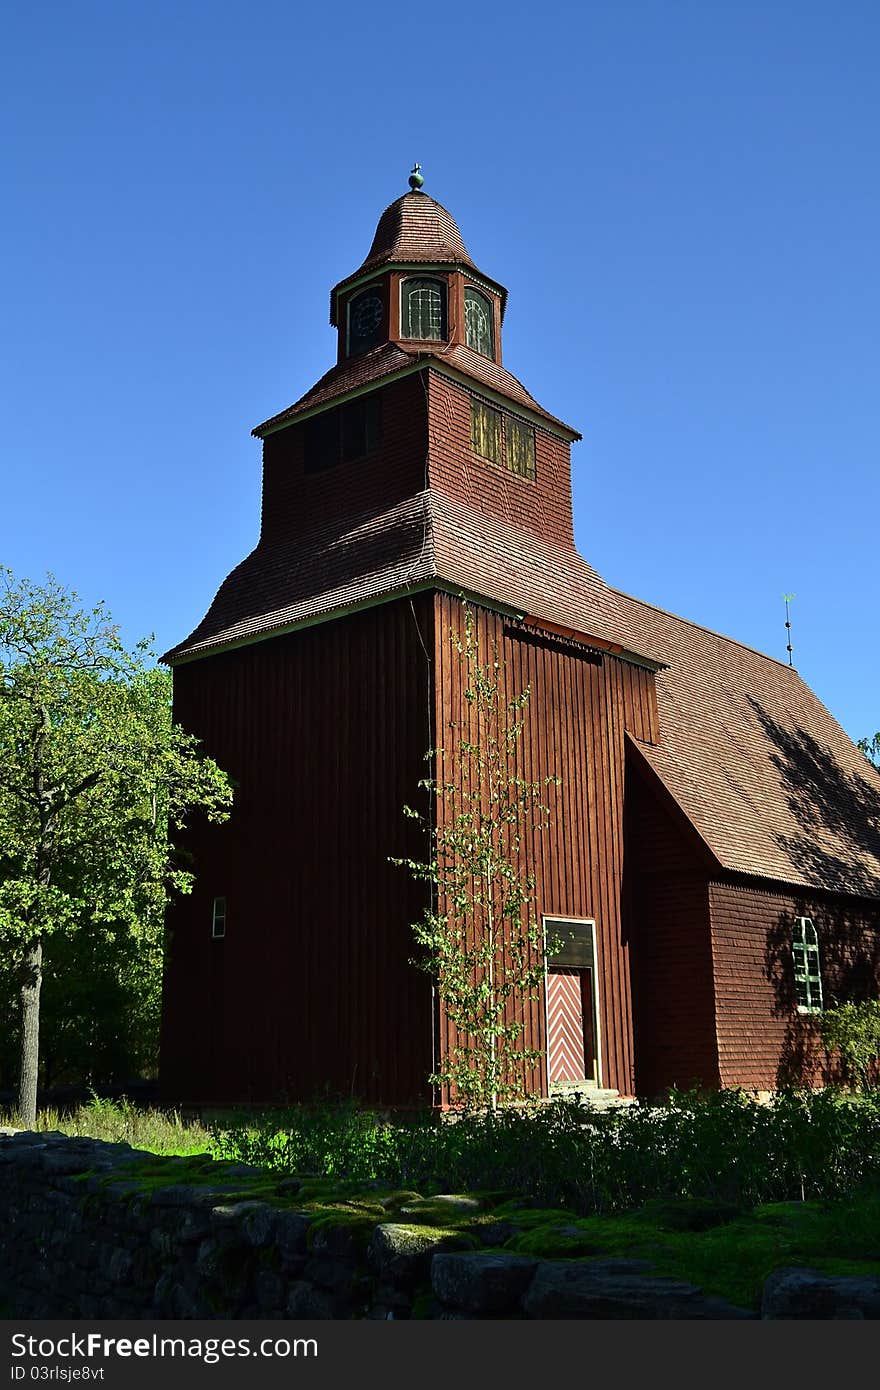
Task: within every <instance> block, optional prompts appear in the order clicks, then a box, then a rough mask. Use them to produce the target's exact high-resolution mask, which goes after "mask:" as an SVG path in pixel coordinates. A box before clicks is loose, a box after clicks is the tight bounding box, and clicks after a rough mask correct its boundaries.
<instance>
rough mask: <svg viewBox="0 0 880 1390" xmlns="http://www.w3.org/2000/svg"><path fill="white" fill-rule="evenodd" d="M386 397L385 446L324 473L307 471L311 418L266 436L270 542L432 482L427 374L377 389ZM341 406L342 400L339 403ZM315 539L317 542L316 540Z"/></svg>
mask: <svg viewBox="0 0 880 1390" xmlns="http://www.w3.org/2000/svg"><path fill="white" fill-rule="evenodd" d="M372 394H373V395H374V396H375V397H376V398H377V399H378V400H379V401H380V402H381V412H382V418H381V440H380V444H379V447H378V448H377V449H375V450H374V451H373V452H372V453H370V454H368V455H366V456H365V457H363V458H359V459H353V460H350V461H348V462H346V461H344V460H342V461H340V462H338V463H337V464H336V465H335V467H332V468H327V469H326V470H325V471H323V472H317V473H307V472H305V470H304V441H305V435H306V430H307V428H308V421H303V422H301V423H298V424H293V425H288V426H287V427H286V428H285V429H282V430H277V431H276V432H275V433H274V434H270V435H267V437H266V438H265V440H264V441H263V501H262V530H261V533H260V540H261V542H263V543H273V542H276V541H283V540H289V539H290V538H291V537H296V536H302V537H303V539H304V540H305V539H308V538H309V537H311V536H312V535H313V533H314V532H315V531H316V530H322V529H323V528H325V527H326V526H327V524H328V522H331V521H332V522H334V523H336V522H338V523H339V526H340V531H341V530H343V529H344V525H345V522H346V521H347V520H350V519H351V518H352V517H357V516H360V515H362V514H363V513H367V512H370V513H376V512H384V511H387V510H389V509H390V508H391V507H393V506H394V505H395V504H396V503H398V502H401V501H403V500H405V499H406V498H407V497H413V496H415V494H416V493H419V492H421V491H422V489H423V488H424V487H425V470H426V466H427V465H426V461H425V436H426V426H427V404H426V388H425V384H424V378H423V374H422V373H417V374H416V375H414V376H411V377H405V378H404V379H403V380H402V381H396V382H392V383H391V384H390V385H388V386H384V387H380V388H379V389H378V390H376V391H374V392H373V393H372ZM332 408H333V409H339V408H340V407H336V406H334V407H332ZM312 543H314V542H312Z"/></svg>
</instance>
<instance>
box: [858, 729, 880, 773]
mask: <svg viewBox="0 0 880 1390" xmlns="http://www.w3.org/2000/svg"><path fill="white" fill-rule="evenodd" d="M859 747H860V748H861V750H862V752H863V753H864V755H865V757H866V758H867V759H868V761H869V762H872V763H873V764H874V766H875V767H876V768H880V733H877V734H875V735H874V737H873V738H860V739H859Z"/></svg>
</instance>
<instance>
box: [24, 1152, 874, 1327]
mask: <svg viewBox="0 0 880 1390" xmlns="http://www.w3.org/2000/svg"><path fill="white" fill-rule="evenodd" d="M182 1179H185V1180H182ZM298 1189H299V1184H298V1182H297V1180H296V1179H293V1178H287V1179H284V1178H282V1179H277V1178H276V1177H273V1176H270V1175H267V1174H266V1173H265V1172H264V1171H262V1170H260V1169H255V1168H248V1167H246V1166H245V1165H243V1164H236V1163H224V1162H215V1161H212V1160H211V1159H210V1158H208V1157H207V1156H204V1157H201V1158H197V1159H192V1158H182V1159H175V1158H164V1159H160V1158H157V1157H156V1156H155V1155H153V1154H146V1153H141V1152H138V1151H137V1150H133V1149H131V1148H129V1146H128V1145H126V1144H107V1143H102V1142H99V1141H96V1140H92V1139H73V1138H65V1137H64V1136H63V1135H60V1134H33V1133H28V1132H12V1131H0V1317H5V1318H12V1317H26V1318H50V1317H51V1318H99V1317H100V1318H150V1319H156V1318H172V1319H186V1318H229V1319H237V1318H261V1319H263V1318H264V1319H271V1318H276V1319H277V1318H291V1319H311V1318H411V1317H422V1318H524V1317H525V1318H558V1317H568V1318H573V1317H578V1318H664V1319H668V1318H748V1317H754V1316H756V1315H755V1314H753V1313H747V1312H745V1311H743V1310H742V1309H738V1308H733V1307H730V1306H729V1305H727V1304H724V1303H722V1302H721V1301H720V1300H718V1299H712V1298H707V1297H705V1296H704V1295H703V1294H702V1293H701V1292H700V1291H699V1290H698V1289H696V1288H694V1287H693V1286H692V1285H689V1284H685V1283H682V1282H679V1281H676V1280H673V1279H661V1278H656V1277H654V1276H653V1275H652V1273H651V1269H650V1266H648V1265H647V1264H645V1263H644V1262H640V1261H636V1260H577V1259H571V1260H540V1259H535V1258H532V1257H530V1256H525V1255H520V1254H514V1253H511V1252H507V1251H503V1250H499V1249H497V1248H496V1249H492V1248H486V1247H491V1246H492V1245H497V1244H498V1243H500V1239H501V1238H503V1236H504V1234H505V1233H504V1232H503V1231H501V1230H498V1229H496V1225H503V1223H496V1224H495V1225H493V1223H492V1222H491V1221H490V1222H488V1224H486V1225H484V1226H483V1227H482V1228H481V1235H480V1237H479V1239H480V1240H482V1241H483V1243H484V1248H482V1249H481V1248H478V1243H477V1239H476V1238H475V1237H474V1236H473V1234H470V1233H467V1232H463V1231H461V1230H458V1231H456V1230H452V1229H443V1228H441V1227H438V1226H437V1225H436V1224H435V1225H432V1226H426V1225H420V1224H418V1223H417V1222H413V1221H411V1222H407V1221H406V1220H405V1219H403V1220H401V1219H399V1217H400V1215H401V1214H404V1216H405V1212H406V1210H407V1208H406V1206H405V1203H404V1205H403V1206H402V1207H400V1209H399V1210H398V1212H397V1213H396V1214H397V1216H398V1219H395V1220H389V1221H386V1222H378V1223H377V1222H376V1221H375V1218H374V1217H370V1218H366V1217H364V1216H362V1215H361V1216H358V1215H357V1214H356V1213H346V1212H345V1211H342V1210H337V1211H334V1212H330V1213H329V1214H328V1213H327V1212H326V1211H325V1212H321V1211H316V1210H311V1211H305V1210H297V1205H296V1204H297V1193H298ZM255 1191H256V1192H259V1194H260V1195H259V1196H258V1197H257V1196H254V1195H252V1194H253V1193H254V1192H255ZM469 1202H470V1205H471V1206H473V1207H477V1206H478V1204H477V1203H476V1202H474V1201H473V1200H472V1199H468V1198H462V1197H452V1196H450V1197H435V1198H432V1199H430V1204H431V1210H432V1212H433V1213H434V1219H435V1220H436V1212H437V1210H438V1207H439V1209H440V1210H441V1211H442V1210H443V1207H444V1203H445V1204H448V1211H449V1212H453V1211H456V1210H460V1209H461V1208H462V1206H463V1205H466V1204H468V1203H469ZM300 1205H301V1206H302V1205H303V1203H302V1202H300ZM423 1205H424V1203H423ZM417 1206H418V1201H416V1202H414V1203H412V1204H411V1205H410V1207H409V1211H410V1212H413V1211H414V1210H415V1209H416V1208H417ZM783 1275H786V1276H788V1275H794V1276H797V1277H795V1278H794V1279H793V1280H792V1278H789V1279H788V1282H787V1283H786V1282H785V1279H782V1282H780V1278H781V1276H783ZM774 1278H775V1279H776V1281H777V1285H778V1287H777V1288H776V1292H775V1298H776V1304H775V1305H774V1306H777V1305H778V1306H781V1307H783V1308H784V1309H785V1311H782V1312H778V1313H774V1312H769V1311H765V1313H764V1316H783V1317H804V1316H821V1317H840V1316H845V1317H876V1316H877V1315H878V1311H880V1280H857V1279H851V1280H846V1279H838V1280H836V1281H835V1280H829V1279H827V1278H826V1279H825V1280H824V1282H823V1283H822V1288H821V1291H820V1292H821V1299H820V1306H821V1308H822V1310H823V1311H821V1312H819V1313H816V1312H813V1311H810V1312H803V1311H801V1312H799V1311H797V1309H798V1308H799V1307H803V1306H805V1304H804V1300H805V1299H806V1300H809V1298H810V1296H811V1290H812V1291H813V1293H815V1285H814V1284H813V1285H811V1283H810V1276H809V1272H808V1271H807V1272H805V1271H779V1272H777V1275H776V1276H774ZM869 1285H870V1286H871V1287H868V1286H869ZM838 1286H840V1287H838ZM844 1286H846V1287H844ZM780 1300H781V1302H780ZM799 1300H800V1302H799ZM841 1307H843V1308H844V1309H846V1310H848V1311H844V1312H840V1311H835V1310H839V1309H840V1308H841ZM829 1310H830V1311H829Z"/></svg>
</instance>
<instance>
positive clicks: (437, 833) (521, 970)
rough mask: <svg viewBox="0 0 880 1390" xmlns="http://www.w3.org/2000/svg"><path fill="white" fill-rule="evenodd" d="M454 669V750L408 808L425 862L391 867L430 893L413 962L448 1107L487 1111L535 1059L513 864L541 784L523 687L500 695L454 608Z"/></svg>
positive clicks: (530, 942) (519, 859)
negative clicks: (424, 804)
mask: <svg viewBox="0 0 880 1390" xmlns="http://www.w3.org/2000/svg"><path fill="white" fill-rule="evenodd" d="M451 639H452V644H453V647H454V649H455V650H456V651H457V653H458V655H459V658H460V660H461V662H462V665H463V676H464V682H465V690H464V699H465V702H466V705H467V711H466V715H465V717H464V719H463V720H462V722H461V723H459V724H452V725H451V726H450V727H451V730H452V732H453V746H452V747H450V748H446V749H439V750H436V752H432V753H429V754H428V756H429V757H434V758H436V770H437V776H436V778H426V779H425V780H424V781H423V782H422V783H421V784H420V785H421V786H422V787H423V788H424V789H425V790H427V792H428V793H429V795H430V796H431V797H432V815H431V816H429V817H425V816H423V815H422V814H421V813H420V812H418V811H415V810H413V809H412V808H411V807H405V808H404V809H405V814H406V815H407V816H409V817H411V818H412V819H415V820H417V821H418V822H419V823H420V825H421V826H422V828H423V830H424V831H425V833H426V836H427V838H428V840H429V843H430V851H429V855H428V858H427V859H425V860H413V859H395V860H393V861H392V862H394V863H396V864H399V865H401V866H403V867H404V868H406V869H408V870H409V872H410V873H411V874H412V875H413V876H414V877H415V878H416V879H419V880H421V881H422V882H424V883H426V884H427V885H428V886H429V888H430V890H431V905H430V906H429V908H428V909H427V910H426V912H425V914H424V916H423V917H422V919H421V921H419V922H416V923H414V925H413V935H414V937H415V941H416V944H417V946H418V947H419V956H418V958H417V961H416V964H417V965H419V966H420V967H421V968H422V969H423V970H425V971H427V972H428V973H429V974H430V975H431V977H432V979H433V980H434V981H435V982H436V987H437V991H438V994H439V998H440V1002H441V1006H442V1008H443V1011H444V1014H445V1016H446V1019H447V1021H448V1022H449V1024H451V1025H452V1028H453V1029H454V1030H455V1041H454V1042H453V1043H452V1044H451V1045H450V1049H449V1051H448V1053H447V1054H446V1055H445V1057H444V1058H443V1060H442V1062H441V1064H440V1066H439V1067H438V1069H437V1070H436V1072H435V1073H434V1074H433V1075H432V1076H431V1077H430V1080H431V1083H432V1084H433V1085H435V1086H440V1087H444V1088H447V1090H448V1095H449V1098H450V1101H451V1102H452V1104H454V1105H457V1106H459V1107H463V1108H470V1107H477V1108H480V1107H483V1106H487V1105H488V1106H490V1107H492V1108H493V1109H494V1108H495V1107H496V1106H497V1105H498V1103H499V1101H510V1100H516V1099H518V1098H520V1097H521V1096H522V1095H523V1094H524V1092H525V1090H526V1077H527V1073H528V1070H529V1069H531V1068H534V1067H535V1066H536V1065H537V1063H538V1062H539V1060H540V1057H541V1053H540V1051H538V1050H537V1049H535V1048H528V1047H526V1046H524V1045H523V1042H522V1036H523V1033H524V1032H525V1028H526V1009H527V1007H528V1001H530V1000H536V999H538V998H540V995H541V991H542V989H543V986H544V974H545V959H546V954H547V950H548V949H551V950H552V949H553V944H552V943H551V944H549V946H548V944H546V943H545V941H544V936H543V931H542V928H541V925H540V923H539V922H538V921H537V919H536V918H535V916H534V913H533V910H532V890H533V887H534V880H533V877H532V875H531V874H530V873H528V872H526V871H525V870H524V868H523V863H524V857H525V853H526V848H527V844H528V837H529V836H530V835H531V834H532V833H533V832H534V831H535V830H539V829H540V828H541V827H542V826H543V825H545V824H546V822H547V817H548V815H549V811H548V809H547V807H546V806H544V805H543V804H542V803H541V800H540V797H541V792H542V788H543V787H544V786H546V785H548V784H550V783H551V782H552V783H555V782H556V779H555V778H547V779H546V781H545V782H544V783H542V782H537V781H529V780H527V779H526V778H525V777H523V776H522V774H521V771H520V769H519V765H518V758H517V746H518V743H519V740H520V736H521V734H522V729H523V720H522V715H523V711H524V710H525V708H526V706H527V705H528V702H529V691H528V690H526V691H524V692H523V694H521V695H520V696H518V697H517V698H515V699H510V700H506V699H505V698H504V694H503V663H502V662H501V661H500V660H499V657H498V653H497V651H496V650H495V649H494V648H493V650H492V652H491V655H490V656H489V659H488V660H485V661H484V660H481V659H480V654H479V651H478V645H477V637H476V633H475V629H474V620H473V615H472V613H471V611H470V609H469V608H468V607H467V605H464V637H463V638H462V637H461V636H459V635H458V634H456V633H455V632H454V631H453V632H452V633H451Z"/></svg>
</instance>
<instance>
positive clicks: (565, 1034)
mask: <svg viewBox="0 0 880 1390" xmlns="http://www.w3.org/2000/svg"><path fill="white" fill-rule="evenodd" d="M547 1042H548V1046H547V1052H548V1057H547V1066H548V1070H549V1075H550V1080H551V1081H583V1080H584V1077H585V1075H586V1072H585V1066H584V1063H585V1058H584V1005H583V992H582V981H581V971H580V970H550V971H549V973H548V975H547Z"/></svg>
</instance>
